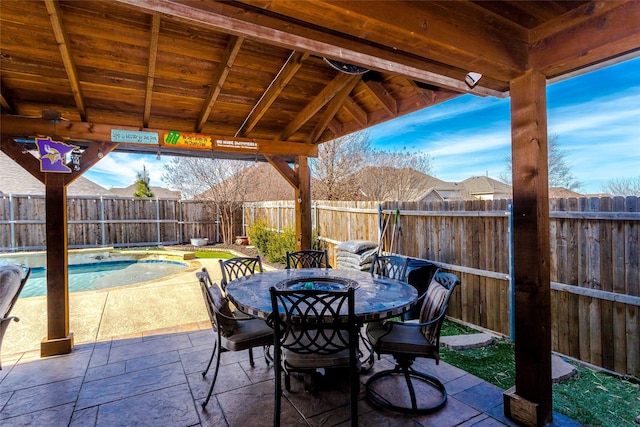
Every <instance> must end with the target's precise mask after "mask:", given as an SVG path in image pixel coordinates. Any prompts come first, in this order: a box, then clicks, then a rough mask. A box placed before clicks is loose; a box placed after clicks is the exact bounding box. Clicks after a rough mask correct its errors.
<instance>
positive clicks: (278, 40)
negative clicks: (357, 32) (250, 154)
mask: <svg viewBox="0 0 640 427" xmlns="http://www.w3.org/2000/svg"><path fill="white" fill-rule="evenodd" d="M114 1H117V2H119V3H123V4H127V5H129V6H130V7H132V8H135V9H137V10H142V11H146V12H148V13H152V12H158V13H162V14H166V15H168V16H171V17H172V19H175V20H178V21H182V22H187V23H189V24H191V25H197V26H201V27H204V28H210V29H213V30H216V31H222V32H225V33H228V34H235V35H238V36H244V37H247V38H252V39H255V40H259V41H261V42H263V43H267V44H271V45H274V46H280V47H284V48H287V49H291V50H296V51H301V52H308V53H312V54H315V55H318V56H322V57H328V58H334V59H337V60H344V59H348V62H350V63H352V64H356V65H360V66H363V67H367V68H370V69H372V70H377V71H387V72H392V73H395V74H400V75H403V76H406V77H408V78H412V79H414V80H417V81H420V82H423V83H427V84H432V85H435V86H439V87H442V88H446V89H449V90H453V91H456V92H459V93H474V94H476V95H490V96H496V97H500V98H504V97H506V96H508V93H505V92H501V91H497V90H493V89H490V88H486V87H482V86H481V85H477V86H475V87H474V88H472V89H471V88H469V87H468V86H467V84H466V83H464V81H463V80H462V79H459V78H454V77H449V76H446V75H444V74H438V73H435V72H432V71H429V70H428V66H431V65H432V64H427V63H426V62H425V60H424V59H422V58H419V57H417V56H416V55H407V54H405V53H403V52H400V51H392V50H389V49H387V48H385V47H382V46H376V45H372V44H371V43H370V42H366V41H357V40H346V39H345V38H344V37H340V35H337V34H335V33H334V32H331V31H322V30H320V29H316V28H312V27H309V26H308V25H306V26H305V25H302V24H299V23H295V22H291V21H283V20H281V19H278V18H277V17H273V16H270V15H265V14H263V13H256V12H254V11H251V10H244V9H238V7H237V6H235V5H233V4H231V3H226V2H213V3H209V2H208V3H189V4H185V3H182V2H178V1H175V0H165V1H162V2H158V1H157V0H114ZM240 12H241V13H240ZM476 55H477V53H474V57H475V56H476ZM511 74H512V73H511Z"/></svg>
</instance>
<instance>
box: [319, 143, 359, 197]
mask: <svg viewBox="0 0 640 427" xmlns="http://www.w3.org/2000/svg"><path fill="white" fill-rule="evenodd" d="M370 152H371V142H370V140H369V134H368V133H367V132H358V133H353V134H350V135H347V136H343V137H340V138H336V139H334V140H332V141H328V142H325V143H323V144H321V145H320V146H318V158H316V159H311V161H310V162H309V167H310V169H311V173H312V175H313V176H314V177H315V178H316V179H317V180H318V181H319V183H318V188H317V189H316V190H317V191H316V193H315V194H317V198H319V199H326V200H344V199H347V200H353V197H354V195H355V194H357V192H358V188H357V186H356V182H355V179H354V178H355V175H354V174H355V172H356V171H358V170H360V169H361V168H362V167H363V166H364V164H365V161H366V160H367V159H368V156H369V153H370Z"/></svg>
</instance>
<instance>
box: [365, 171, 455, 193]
mask: <svg viewBox="0 0 640 427" xmlns="http://www.w3.org/2000/svg"><path fill="white" fill-rule="evenodd" d="M352 178H353V179H354V180H355V182H356V185H357V186H358V187H359V188H360V189H361V191H362V192H363V193H364V194H365V195H366V196H367V197H368V198H374V199H376V200H379V201H382V200H389V199H391V200H395V199H396V197H397V193H396V192H395V191H394V190H393V188H392V187H393V186H390V185H380V184H379V182H388V181H390V180H396V181H397V183H399V185H401V186H402V194H404V198H405V199H406V200H408V201H411V200H420V199H421V196H422V195H424V194H425V188H440V187H442V186H444V185H448V183H447V182H445V181H442V180H441V179H438V178H436V177H434V176H431V175H427V174H425V173H423V172H420V171H417V170H415V169H411V168H393V167H389V166H366V167H364V168H362V169H361V170H359V171H357V172H356V173H354V175H353V177H352ZM383 191H384V193H382V192H383Z"/></svg>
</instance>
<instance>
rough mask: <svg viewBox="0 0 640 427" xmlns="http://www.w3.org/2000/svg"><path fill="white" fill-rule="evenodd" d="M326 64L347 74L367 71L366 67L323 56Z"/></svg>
mask: <svg viewBox="0 0 640 427" xmlns="http://www.w3.org/2000/svg"><path fill="white" fill-rule="evenodd" d="M324 60H325V61H326V62H327V64H329V65H331V66H332V67H333V68H335V69H336V70H338V71H340V72H342V73H347V74H364V73H366V72H367V71H369V69H368V68H365V67H360V66H358V65H353V64H347V63H346V62H340V61H336V60H335V59H329V58H324Z"/></svg>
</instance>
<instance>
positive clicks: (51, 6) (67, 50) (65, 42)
mask: <svg viewBox="0 0 640 427" xmlns="http://www.w3.org/2000/svg"><path fill="white" fill-rule="evenodd" d="M45 4H46V6H47V12H48V13H49V19H50V20H51V27H52V28H53V33H54V34H55V37H56V41H57V42H58V48H59V49H60V55H62V62H63V64H64V68H65V70H66V72H67V77H68V78H69V84H70V85H71V91H72V92H73V98H74V100H75V102H76V108H77V109H78V114H79V115H80V119H81V120H82V121H83V122H86V121H87V110H86V107H85V105H84V97H83V95H82V87H81V86H80V79H79V78H78V71H77V70H76V64H75V62H74V60H73V56H71V44H70V43H69V38H68V37H67V32H66V31H65V29H64V24H63V23H62V11H61V10H60V5H59V4H58V1H57V0H45Z"/></svg>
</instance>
